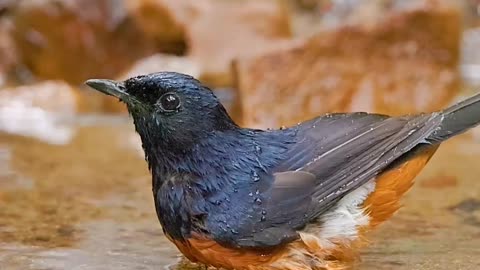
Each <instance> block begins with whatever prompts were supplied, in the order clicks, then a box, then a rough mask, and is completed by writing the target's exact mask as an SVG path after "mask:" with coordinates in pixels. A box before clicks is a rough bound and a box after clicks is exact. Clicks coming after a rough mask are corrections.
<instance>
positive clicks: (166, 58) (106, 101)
mask: <svg viewBox="0 0 480 270" xmlns="http://www.w3.org/2000/svg"><path fill="white" fill-rule="evenodd" d="M159 71H175V72H180V73H184V74H189V75H191V76H194V77H198V76H199V75H200V68H199V67H198V65H197V64H196V63H195V62H193V61H192V60H190V59H188V58H186V57H179V56H172V55H166V54H156V55H153V56H150V57H147V58H144V59H142V60H139V61H137V62H136V63H135V64H134V65H133V66H132V67H131V68H130V69H129V70H127V71H126V72H123V73H122V74H121V75H120V76H119V77H118V79H119V80H125V79H128V78H130V77H134V76H138V75H142V74H149V73H154V72H159ZM100 95H101V96H102V98H103V108H104V111H106V112H126V111H127V110H126V107H125V105H124V104H123V103H120V102H119V101H118V99H116V98H113V97H109V96H105V95H102V94H100Z"/></svg>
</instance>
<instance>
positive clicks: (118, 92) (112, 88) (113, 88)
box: [85, 79, 132, 102]
mask: <svg viewBox="0 0 480 270" xmlns="http://www.w3.org/2000/svg"><path fill="white" fill-rule="evenodd" d="M85 84H86V85H88V86H90V87H91V88H93V89H95V90H97V91H100V92H102V93H104V94H106V95H109V96H114V97H117V98H119V99H121V100H122V101H124V102H128V101H130V100H131V99H132V98H131V96H130V95H129V94H128V93H127V92H125V86H124V85H123V83H122V82H117V81H113V80H104V79H92V80H88V81H86V82H85Z"/></svg>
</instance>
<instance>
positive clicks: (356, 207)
mask: <svg viewBox="0 0 480 270" xmlns="http://www.w3.org/2000/svg"><path fill="white" fill-rule="evenodd" d="M374 189H375V182H374V181H373V180H372V181H369V182H367V183H365V184H364V185H363V186H361V187H359V188H358V189H356V190H355V191H352V192H350V193H349V194H347V195H346V196H345V197H343V198H342V199H341V200H340V201H338V203H337V204H336V205H335V206H334V208H333V209H332V210H330V211H329V212H327V213H325V214H324V215H322V216H320V217H319V218H318V223H316V224H311V225H309V226H307V227H306V228H305V232H306V233H309V234H312V235H315V236H316V237H317V238H318V240H319V241H320V243H319V244H320V246H321V247H322V248H333V247H334V246H335V243H339V242H351V241H354V240H356V239H357V238H358V228H359V227H361V226H366V225H368V223H369V221H370V217H369V216H368V215H366V214H365V213H364V209H363V208H362V203H363V202H364V201H365V199H367V197H368V195H370V193H372V191H373V190H374Z"/></svg>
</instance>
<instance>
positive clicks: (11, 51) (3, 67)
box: [0, 18, 18, 85]
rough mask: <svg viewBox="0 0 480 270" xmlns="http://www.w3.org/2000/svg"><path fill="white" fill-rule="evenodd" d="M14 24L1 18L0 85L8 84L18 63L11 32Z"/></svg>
mask: <svg viewBox="0 0 480 270" xmlns="http://www.w3.org/2000/svg"><path fill="white" fill-rule="evenodd" d="M12 28H13V25H12V23H11V22H10V21H9V20H6V19H4V18H0V85H2V84H4V83H6V82H7V80H8V77H9V75H10V73H12V71H13V69H14V68H15V66H16V65H17V63H18V56H17V51H16V48H15V45H14V41H13V37H12V35H11V30H12Z"/></svg>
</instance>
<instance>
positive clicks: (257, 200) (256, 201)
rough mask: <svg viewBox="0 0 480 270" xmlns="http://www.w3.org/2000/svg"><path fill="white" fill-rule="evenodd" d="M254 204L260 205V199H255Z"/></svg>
mask: <svg viewBox="0 0 480 270" xmlns="http://www.w3.org/2000/svg"><path fill="white" fill-rule="evenodd" d="M254 202H255V203H256V204H258V205H260V204H262V199H260V198H255V200H254Z"/></svg>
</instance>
